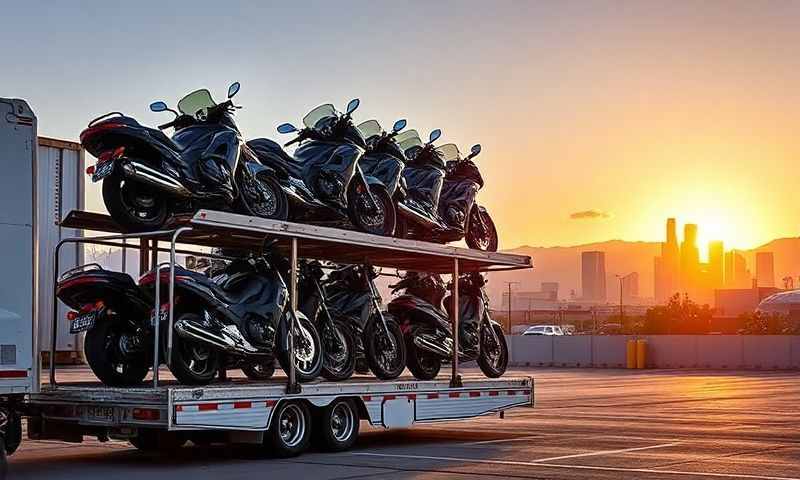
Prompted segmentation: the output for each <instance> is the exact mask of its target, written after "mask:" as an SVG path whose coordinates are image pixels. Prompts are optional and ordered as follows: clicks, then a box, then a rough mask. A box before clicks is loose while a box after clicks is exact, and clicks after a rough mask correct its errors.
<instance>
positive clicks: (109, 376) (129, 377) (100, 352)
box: [83, 320, 149, 387]
mask: <svg viewBox="0 0 800 480" xmlns="http://www.w3.org/2000/svg"><path fill="white" fill-rule="evenodd" d="M126 333H127V334H130V333H131V332H127V331H126V324H125V322H122V321H118V322H117V321H115V322H112V321H107V320H102V321H100V322H99V323H97V324H96V325H95V326H94V328H92V329H91V330H89V331H88V332H86V337H85V338H84V340H83V351H84V353H85V355H86V361H87V362H88V363H89V367H90V368H91V369H92V372H94V374H95V376H97V378H98V379H99V380H100V381H101V382H103V383H104V384H106V385H108V386H110V387H131V386H134V385H138V384H140V383H142V380H144V377H146V376H147V371H148V370H149V365H148V364H147V356H146V355H145V354H144V353H139V354H126V353H124V350H123V344H124V343H127V342H129V341H130V340H126V338H128V339H129V338H130V337H128V336H126Z"/></svg>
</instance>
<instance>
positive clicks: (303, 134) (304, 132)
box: [283, 129, 308, 147]
mask: <svg viewBox="0 0 800 480" xmlns="http://www.w3.org/2000/svg"><path fill="white" fill-rule="evenodd" d="M307 136H308V132H307V130H305V129H303V130H300V133H298V134H297V136H296V137H294V139H292V140H289V141H288V142H286V143H284V144H283V146H284V147H288V146H289V145H293V144H295V143H297V142H299V141H302V140H305V138H306V137H307Z"/></svg>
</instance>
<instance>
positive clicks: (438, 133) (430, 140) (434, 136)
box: [428, 128, 442, 143]
mask: <svg viewBox="0 0 800 480" xmlns="http://www.w3.org/2000/svg"><path fill="white" fill-rule="evenodd" d="M441 136H442V131H441V130H440V129H438V128H437V129H436V130H434V131H432V132H431V135H430V137H428V143H433V142H435V141H436V140H438V139H439V137H441Z"/></svg>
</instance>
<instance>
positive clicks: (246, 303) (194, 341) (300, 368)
mask: <svg viewBox="0 0 800 480" xmlns="http://www.w3.org/2000/svg"><path fill="white" fill-rule="evenodd" d="M168 279H169V277H168V275H167V272H162V273H161V275H160V281H161V282H162V283H166V282H168ZM155 281H156V280H155V275H154V273H152V272H151V273H150V274H148V275H146V276H145V277H143V278H142V279H141V280H140V282H139V283H140V285H141V286H142V287H144V288H147V289H148V290H150V289H153V288H154V285H155ZM161 288H162V291H167V290H166V288H168V286H167V285H163V286H162V287H161ZM165 308H169V305H167V306H166V307H164V306H162V312H163V311H164V309H165ZM174 308H175V311H174V313H173V318H174V319H175V324H174V331H173V335H172V352H171V359H170V361H169V368H170V371H171V372H172V374H173V375H175V378H177V379H178V380H179V381H181V382H182V383H186V384H198V385H199V384H207V383H209V382H210V381H211V380H213V378H214V377H215V376H216V374H217V372H218V371H219V369H220V368H221V367H223V368H224V366H225V365H227V364H230V360H228V357H232V358H234V359H240V360H241V361H244V362H247V363H249V364H256V365H263V366H265V367H266V368H268V366H270V365H272V364H273V360H274V359H275V358H277V359H278V362H279V363H280V365H281V368H283V369H284V371H288V368H289V365H290V363H289V356H290V355H289V335H290V332H289V324H290V317H289V316H290V315H295V317H294V324H295V328H294V332H293V333H292V334H291V335H292V336H293V342H294V350H295V372H296V377H297V380H298V381H300V382H307V381H311V380H313V379H314V378H316V377H317V376H318V375H319V374H320V371H321V369H322V360H323V355H322V343H321V341H320V337H319V334H318V332H317V329H316V327H315V326H314V323H313V322H312V321H311V320H309V319H308V318H307V317H306V316H305V315H303V314H302V313H300V312H292V310H291V308H290V307H289V292H288V288H287V287H286V284H285V282H284V281H283V278H282V276H281V275H280V273H279V269H278V268H274V267H273V266H272V265H271V264H270V259H269V258H268V257H264V256H261V257H251V258H239V259H236V260H234V261H232V262H231V263H230V264H229V265H228V266H227V267H226V268H225V270H224V272H223V273H221V274H219V275H217V276H215V277H213V279H212V278H209V277H208V276H206V275H204V274H203V273H199V272H193V271H190V270H187V269H184V268H181V267H176V270H175V305H174ZM162 315H163V314H162ZM162 324H164V322H162ZM162 338H164V339H165V340H166V339H167V338H168V332H165V333H164V334H163V335H162ZM168 354H169V353H168Z"/></svg>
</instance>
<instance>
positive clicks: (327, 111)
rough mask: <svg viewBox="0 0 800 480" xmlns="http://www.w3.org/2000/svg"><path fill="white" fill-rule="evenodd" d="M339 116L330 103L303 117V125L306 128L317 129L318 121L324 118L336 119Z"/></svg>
mask: <svg viewBox="0 0 800 480" xmlns="http://www.w3.org/2000/svg"><path fill="white" fill-rule="evenodd" d="M338 116H339V112H337V111H336V109H335V108H334V107H333V105H331V104H330V103H326V104H325V105H320V106H319V107H317V108H315V109H314V110H311V111H310V112H308V114H306V116H305V117H303V125H305V126H306V127H308V128H312V129H318V128H319V127H318V124H319V123H320V120H323V119H326V118H331V117H333V118H337V117H338Z"/></svg>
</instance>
